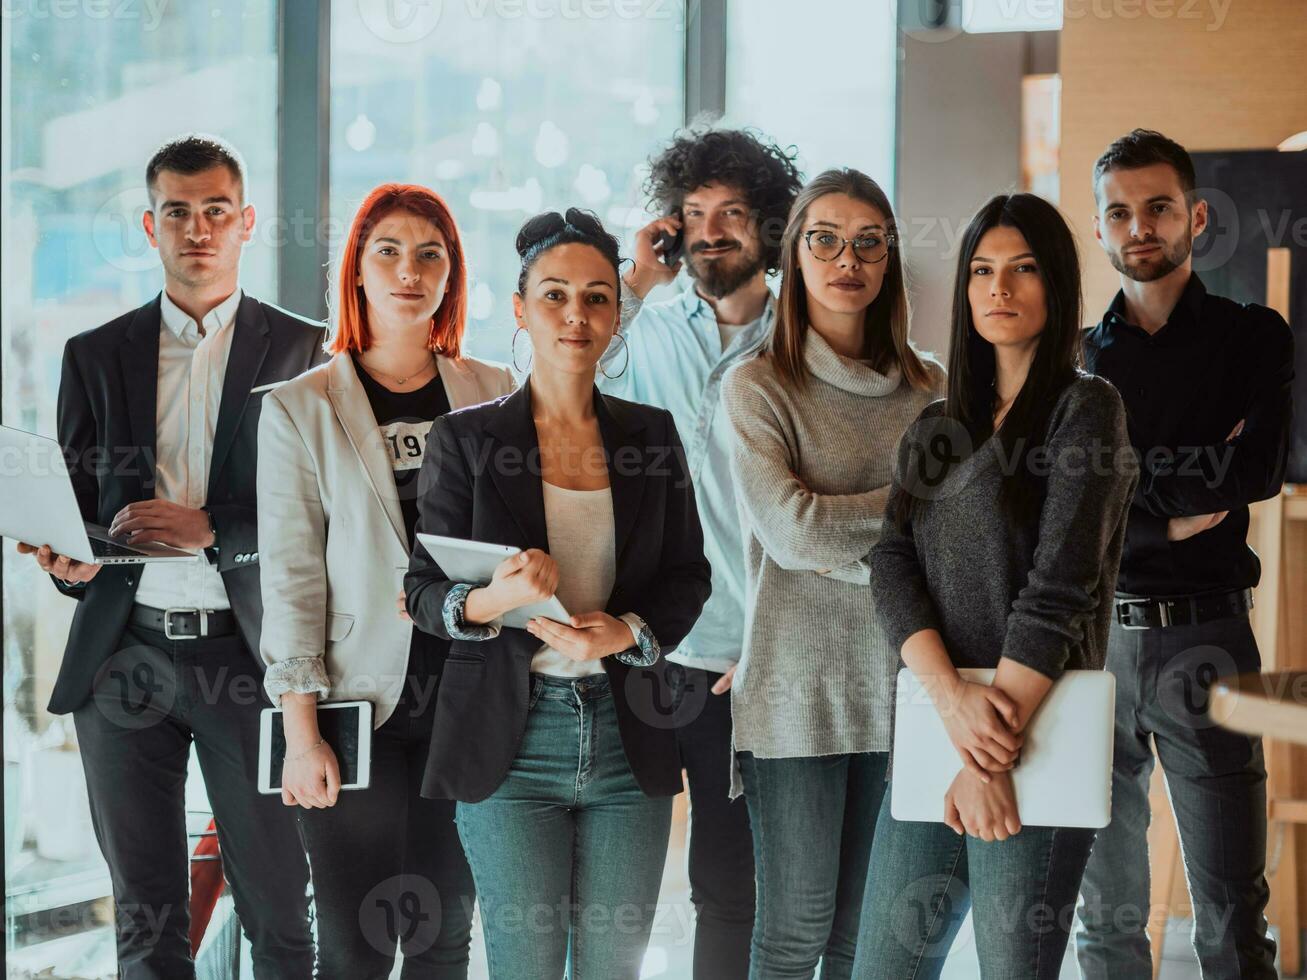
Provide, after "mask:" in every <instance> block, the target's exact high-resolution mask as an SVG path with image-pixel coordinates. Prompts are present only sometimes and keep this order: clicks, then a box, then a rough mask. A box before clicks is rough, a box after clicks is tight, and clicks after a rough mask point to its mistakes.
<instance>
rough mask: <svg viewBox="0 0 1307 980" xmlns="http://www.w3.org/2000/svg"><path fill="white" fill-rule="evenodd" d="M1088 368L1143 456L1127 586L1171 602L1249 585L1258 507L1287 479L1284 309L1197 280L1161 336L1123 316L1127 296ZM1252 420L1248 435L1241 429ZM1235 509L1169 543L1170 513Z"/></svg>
mask: <svg viewBox="0 0 1307 980" xmlns="http://www.w3.org/2000/svg"><path fill="white" fill-rule="evenodd" d="M1084 347H1085V360H1086V366H1087V367H1088V369H1089V370H1090V371H1092V372H1093V373H1094V374H1098V375H1101V376H1102V377H1105V378H1107V379H1108V380H1109V381H1111V382H1112V383H1113V384H1114V385H1116V387H1117V389H1118V390H1119V391H1120V392H1121V397H1122V399H1123V400H1124V401H1125V406H1126V415H1127V421H1128V425H1129V429H1130V442H1131V444H1132V445H1133V446H1134V449H1135V451H1136V453H1137V454H1138V456H1139V460H1140V480H1139V487H1138V489H1137V490H1136V492H1135V496H1134V500H1133V501H1132V503H1131V507H1130V515H1129V524H1128V526H1127V530H1126V540H1125V553H1124V555H1123V557H1122V560H1121V574H1120V578H1119V579H1118V582H1117V591H1118V593H1120V594H1124V595H1135V596H1153V597H1173V596H1184V595H1198V594H1202V593H1208V592H1219V591H1226V590H1232V589H1241V588H1251V587H1253V586H1254V585H1256V584H1257V581H1258V579H1259V578H1260V576H1261V564H1260V563H1259V562H1258V560H1257V555H1256V554H1255V553H1254V552H1253V550H1252V549H1251V548H1249V547H1248V542H1247V538H1248V505H1249V504H1251V503H1253V502H1255V501H1258V500H1265V499H1267V498H1269V497H1274V496H1275V495H1276V494H1277V493H1279V491H1280V486H1281V484H1282V482H1283V480H1284V467H1285V460H1286V457H1287V454H1288V444H1289V433H1290V421H1291V414H1292V394H1291V388H1292V384H1293V334H1292V332H1291V331H1290V330H1289V326H1288V324H1286V323H1285V322H1284V319H1283V318H1282V317H1281V316H1280V315H1279V314H1278V313H1276V312H1275V311H1274V310H1270V309H1267V308H1266V307H1264V306H1258V305H1256V304H1255V303H1248V304H1239V303H1236V302H1234V301H1232V300H1229V299H1226V298H1224V297H1221V296H1213V295H1211V294H1210V293H1208V292H1207V290H1206V288H1205V287H1204V286H1203V284H1202V281H1201V280H1200V279H1199V278H1198V276H1197V274H1194V275H1191V276H1190V278H1189V282H1188V283H1187V284H1186V285H1185V289H1184V292H1183V293H1182V294H1181V296H1180V299H1179V302H1177V303H1176V305H1175V308H1174V309H1173V310H1172V311H1171V315H1170V318H1169V319H1168V320H1167V322H1166V324H1165V325H1164V326H1163V327H1162V328H1161V329H1160V330H1158V331H1157V332H1156V333H1154V334H1152V335H1149V334H1148V332H1147V331H1145V330H1143V329H1141V328H1140V327H1137V326H1135V325H1134V324H1132V323H1130V322H1128V321H1127V320H1126V319H1125V299H1124V296H1123V295H1122V294H1121V293H1119V292H1118V293H1117V295H1116V298H1115V299H1114V300H1113V301H1112V305H1111V306H1109V307H1108V310H1107V313H1106V314H1105V315H1104V317H1103V320H1102V322H1101V323H1100V324H1098V326H1096V327H1094V328H1092V329H1091V330H1089V331H1088V332H1087V333H1086V335H1085V344H1084ZM1241 421H1242V422H1243V429H1242V431H1241V432H1240V433H1239V434H1238V435H1237V436H1235V437H1234V438H1229V437H1230V435H1231V433H1232V432H1233V431H1234V430H1235V428H1236V427H1237V426H1238V425H1239V423H1240V422H1241ZM1223 510H1224V511H1229V514H1228V516H1227V517H1226V518H1225V520H1223V521H1222V522H1221V523H1220V524H1218V525H1217V526H1216V527H1214V528H1211V529H1210V530H1207V531H1204V532H1202V533H1200V534H1196V535H1194V536H1193V537H1190V538H1187V539H1185V540H1183V541H1175V542H1171V541H1168V540H1167V536H1166V533H1167V523H1168V522H1169V520H1170V518H1172V517H1182V516H1188V515H1194V514H1211V513H1215V512H1218V511H1223Z"/></svg>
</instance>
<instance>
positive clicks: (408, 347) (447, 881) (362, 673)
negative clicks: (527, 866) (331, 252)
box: [258, 184, 514, 980]
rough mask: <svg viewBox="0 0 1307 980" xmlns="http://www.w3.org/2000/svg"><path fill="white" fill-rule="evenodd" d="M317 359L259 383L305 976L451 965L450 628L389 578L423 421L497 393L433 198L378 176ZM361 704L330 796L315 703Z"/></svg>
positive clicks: (274, 651) (503, 382)
mask: <svg viewBox="0 0 1307 980" xmlns="http://www.w3.org/2000/svg"><path fill="white" fill-rule="evenodd" d="M338 289H339V296H338V303H337V310H336V324H335V330H334V333H333V335H332V339H331V341H330V342H329V344H328V349H329V350H330V351H331V352H332V353H333V354H334V355H335V356H334V357H333V358H332V359H331V360H330V361H329V362H328V363H326V364H324V365H322V366H321V367H318V368H315V369H314V370H312V371H309V372H308V373H306V374H303V375H301V376H300V377H298V378H296V379H295V380H293V381H290V382H287V383H286V384H284V385H282V386H280V387H279V388H277V389H275V390H273V391H270V392H268V394H267V395H266V396H265V399H264V402H263V406H262V416H261V419H260V423H259V502H258V510H259V517H260V520H261V522H262V523H261V540H260V542H259V544H260V552H261V555H260V558H259V564H260V565H261V566H262V576H261V578H262V590H263V605H264V610H265V613H264V625H263V636H262V642H261V644H260V648H261V653H262V655H263V659H264V661H265V662H266V663H267V665H268V668H267V672H266V674H265V677H264V686H265V689H266V690H267V693H268V696H269V697H270V698H271V699H272V702H273V704H280V706H281V707H282V708H283V709H284V725H285V733H286V762H285V766H284V768H283V771H282V791H281V792H282V800H283V802H284V803H286V805H287V806H295V805H298V806H300V807H301V808H302V809H301V810H300V811H299V814H300V826H301V831H302V836H303V838H304V842H305V846H306V849H307V851H308V855H309V861H310V865H311V868H312V873H313V888H314V896H315V901H316V905H317V916H318V975H319V976H325V977H349V978H350V980H367V978H374V977H375V978H379V980H384V978H387V977H389V976H390V974H391V970H392V967H393V965H394V959H395V949H396V946H397V945H398V946H399V947H400V949H401V950H402V952H403V954H404V970H403V976H404V977H417V976H422V977H439V978H452V977H458V978H465V977H466V976H467V969H468V950H469V945H470V937H471V922H472V906H473V903H474V900H475V889H474V887H473V883H472V876H471V873H470V871H469V870H468V865H467V861H466V859H465V858H464V856H463V849H462V846H461V845H460V843H459V839H458V832H457V830H456V829H455V827H454V821H453V816H454V805H453V803H452V802H449V801H445V800H430V799H426V798H424V797H422V796H421V795H420V794H419V792H418V790H419V787H420V785H421V780H422V774H423V767H424V764H425V762H426V757H427V746H428V742H429V740H430V737H431V726H432V715H433V712H434V709H435V704H436V688H437V685H438V683H439V678H440V674H441V671H442V668H443V666H444V662H445V656H446V654H447V652H448V648H449V641H447V640H443V639H440V638H438V637H435V636H432V635H430V634H427V633H423V632H421V631H420V630H418V629H416V628H414V627H413V626H412V624H411V622H410V621H409V620H408V616H407V614H406V613H404V612H403V608H404V603H403V595H402V585H403V583H402V579H403V575H404V571H405V569H406V568H407V567H408V556H409V551H410V549H411V548H412V546H413V532H414V527H415V526H416V524H417V497H418V485H417V477H418V473H419V471H420V467H421V465H422V458H423V455H424V453H425V451H426V442H427V432H428V430H430V428H431V425H432V422H434V421H435V419H437V418H438V417H440V416H441V415H444V414H445V413H446V412H449V411H451V410H453V409H458V408H463V407H464V406H468V405H475V404H477V403H479V402H483V401H487V400H489V399H492V398H496V397H498V396H500V395H506V394H508V393H509V392H511V391H512V390H513V387H514V383H513V377H512V374H511V373H510V372H509V370H508V369H507V368H506V367H503V366H500V365H492V364H487V363H485V362H482V361H478V360H475V359H474V358H470V357H466V356H465V355H464V354H463V351H462V345H463V332H464V330H465V328H466V325H467V324H466V321H467V263H466V261H465V259H464V256H463V247H462V243H461V241H460V240H459V235H458V228H457V226H456V225H455V223H454V219H453V216H452V215H451V214H450V213H449V209H448V207H447V206H446V205H445V202H444V201H443V200H441V198H440V197H439V196H438V195H437V194H435V193H434V192H433V191H431V190H429V189H427V188H425V187H420V186H416V185H412V184H383V185H381V186H380V187H378V188H376V189H375V190H374V191H372V193H371V194H369V195H368V196H367V198H366V199H365V200H364V201H363V204H362V205H361V206H360V207H359V210H358V213H357V214H356V215H355V217H354V221H353V224H352V225H351V227H350V232H349V238H348V240H347V241H346V243H345V247H344V250H343V252H342V254H341V259H340V270H339V283H338ZM328 697H329V698H330V699H331V700H333V701H340V700H358V699H364V700H368V701H370V702H372V705H373V708H374V717H373V723H374V729H375V730H374V732H373V740H372V768H371V780H370V782H369V785H368V786H367V788H366V789H355V790H346V791H345V792H341V791H340V783H341V773H340V766H339V763H338V760H337V758H336V756H335V754H334V752H333V751H332V748H331V746H329V745H327V744H326V743H325V742H324V741H323V739H322V736H321V734H320V732H319V729H318V715H317V708H316V705H317V702H318V700H319V699H320V698H328Z"/></svg>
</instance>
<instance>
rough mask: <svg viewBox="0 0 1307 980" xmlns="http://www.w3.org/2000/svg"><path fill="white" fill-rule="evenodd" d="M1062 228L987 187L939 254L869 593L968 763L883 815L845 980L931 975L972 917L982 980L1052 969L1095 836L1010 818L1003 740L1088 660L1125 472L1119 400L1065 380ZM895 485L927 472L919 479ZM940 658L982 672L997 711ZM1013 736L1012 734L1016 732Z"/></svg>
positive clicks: (1031, 977)
mask: <svg viewBox="0 0 1307 980" xmlns="http://www.w3.org/2000/svg"><path fill="white" fill-rule="evenodd" d="M1080 328H1081V322H1080V268H1079V263H1078V261H1077V258H1076V251H1075V244H1074V241H1073V239H1072V237H1071V232H1070V230H1069V229H1068V228H1067V226H1066V223H1065V222H1064V221H1063V220H1062V217H1061V215H1059V214H1058V212H1057V209H1056V208H1054V207H1053V206H1052V205H1051V204H1048V203H1047V202H1045V201H1043V200H1041V199H1040V198H1038V197H1035V196H1033V195H1030V194H1014V195H1011V196H1000V197H995V198H993V199H992V200H991V201H989V202H988V203H987V204H986V205H985V206H984V207H983V208H981V210H980V211H979V213H978V214H977V215H976V216H975V218H973V219H972V221H971V224H970V226H969V227H968V228H967V231H966V234H965V236H964V238H963V241H962V245H961V249H960V252H959V256H958V269H957V284H956V287H955V290H954V296H953V330H952V347H951V351H950V356H949V390H948V396H947V398H946V399H945V400H944V401H940V402H936V403H934V404H933V405H931V406H929V407H928V408H927V409H926V410H925V411H924V412H923V413H922V416H921V419H920V420H919V421H918V422H917V423H915V424H914V426H913V428H912V429H911V430H909V432H908V434H907V435H906V436H905V438H904V440H903V444H902V446H901V447H900V465H899V467H898V468H897V469H896V479H895V482H894V485H893V488H892V489H891V492H890V499H889V503H888V506H887V508H886V518H885V529H884V531H883V533H882V535H881V539H880V542H879V543H878V544H877V545H876V547H875V549H873V551H872V553H871V569H872V571H871V585H872V589H871V591H872V595H873V597H874V599H875V602H876V607H877V610H878V612H879V614H880V618H881V621H882V623H883V624H884V627H885V632H886V634H887V635H888V638H889V641H890V643H891V645H892V648H893V649H894V650H896V651H901V654H902V657H903V662H904V663H905V664H906V665H907V667H908V668H909V669H911V670H912V672H913V673H914V674H915V675H916V676H917V677H918V678H919V679H921V680H922V682H923V684H924V685H925V686H926V688H927V690H928V691H929V692H930V695H931V697H932V699H933V700H934V702H935V704H936V705H947V706H948V710H945V711H941V715H942V717H943V720H944V724H945V727H946V728H947V729H948V732H949V735H950V738H951V739H952V740H953V743H954V745H955V746H956V748H957V749H958V752H959V754H960V755H961V756H962V757H963V761H964V762H965V763H966V765H965V766H964V768H963V769H962V771H961V772H960V773H959V774H958V776H957V777H956V779H955V780H954V782H953V784H952V786H951V787H950V789H949V791H948V793H947V795H946V796H945V798H944V799H942V800H940V813H941V815H942V816H943V818H944V822H943V823H920V822H906V821H905V822H899V821H897V820H895V819H894V818H893V817H892V816H891V815H890V811H889V805H888V803H889V800H888V798H886V800H885V804H884V805H883V806H882V808H881V813H880V819H879V821H878V823H877V826H876V837H875V845H874V847H873V849H872V858H871V867H870V869H869V871H868V874H867V892H866V902H865V905H864V908H863V915H862V926H861V930H860V933H859V942H858V958H857V963H856V966H855V969H854V975H855V976H856V977H858V978H860V980H864V978H873V977H877V978H878V977H884V978H887V980H905V978H915V977H937V976H939V974H940V971H941V969H942V968H943V964H944V959H945V957H946V956H947V954H948V950H949V947H950V945H951V944H952V941H953V938H954V936H955V935H956V934H957V930H958V928H959V926H960V925H961V923H962V919H963V917H964V916H965V915H966V912H967V908H968V906H971V907H972V909H973V915H974V922H975V933H976V950H977V953H978V956H979V960H980V973H981V976H985V977H1005V978H1012V980H1043V978H1050V980H1051V978H1055V977H1057V976H1058V974H1059V971H1060V970H1061V965H1062V958H1063V954H1064V952H1065V950H1066V943H1067V935H1068V929H1069V925H1070V921H1071V916H1072V911H1073V906H1074V903H1075V900H1076V893H1077V891H1078V890H1079V886H1080V878H1081V876H1082V875H1083V873H1084V869H1085V863H1086V861H1087V860H1088V858H1089V848H1090V846H1091V844H1092V843H1093V839H1094V832H1093V831H1092V830H1085V829H1068V828H1061V827H1024V828H1023V827H1022V825H1021V821H1020V817H1019V814H1018V813H1017V807H1016V801H1015V797H1014V795H1013V790H1012V779H1011V773H1010V769H1011V764H1012V762H1013V753H1012V749H1013V747H1014V745H1015V746H1017V747H1019V740H1020V735H1021V732H1022V731H1023V730H1024V728H1025V726H1026V725H1027V724H1028V722H1029V720H1030V718H1031V716H1032V715H1033V714H1034V713H1035V711H1036V710H1037V709H1038V707H1039V704H1040V702H1041V701H1042V700H1043V698H1044V697H1045V695H1046V694H1047V693H1048V690H1049V688H1050V686H1051V685H1052V684H1053V683H1055V682H1056V680H1057V678H1058V677H1059V676H1060V675H1061V673H1062V672H1063V671H1064V670H1068V669H1072V668H1076V669H1101V668H1102V666H1103V662H1104V657H1105V654H1106V649H1107V632H1108V618H1109V616H1110V615H1111V609H1112V597H1113V594H1114V586H1115V582H1116V575H1117V568H1118V566H1119V564H1120V560H1121V547H1122V544H1123V541H1124V534H1125V516H1126V507H1127V505H1128V503H1129V500H1130V497H1131V495H1132V493H1133V490H1134V485H1135V483H1136V481H1137V479H1138V472H1137V465H1136V463H1135V459H1134V456H1133V454H1132V453H1131V451H1130V443H1129V440H1128V438H1127V435H1126V421H1125V409H1124V407H1123V406H1122V403H1121V397H1120V395H1118V394H1117V392H1116V389H1115V388H1113V387H1112V386H1111V385H1110V384H1108V383H1107V382H1106V381H1103V380H1101V379H1099V378H1095V377H1092V376H1089V375H1086V374H1084V373H1083V372H1082V371H1081V370H1080V368H1079V363H1080ZM908 474H928V475H929V485H927V484H926V483H925V482H919V481H917V480H915V479H912V480H909V479H908V478H907V475H908ZM959 667H992V668H997V673H996V676H995V678H994V685H993V687H994V689H996V690H997V691H999V692H1001V693H1002V695H1003V697H1002V698H1001V699H1000V700H999V701H998V702H996V701H995V700H994V698H993V695H992V693H991V692H990V691H989V690H987V689H985V688H983V687H982V686H979V685H975V684H970V683H968V682H966V681H964V680H962V679H961V677H960V676H959V674H958V670H957V669H958V668H959ZM1014 739H1015V740H1014Z"/></svg>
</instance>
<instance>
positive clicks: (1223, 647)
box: [1076, 614, 1275, 980]
mask: <svg viewBox="0 0 1307 980" xmlns="http://www.w3.org/2000/svg"><path fill="white" fill-rule="evenodd" d="M1107 669H1108V670H1110V671H1111V672H1112V673H1113V674H1115V675H1116V743H1115V751H1114V756H1113V765H1112V770H1113V771H1112V822H1111V824H1109V825H1108V826H1107V827H1105V828H1103V829H1102V830H1100V831H1099V832H1098V836H1097V838H1096V839H1095V841H1094V849H1093V852H1092V853H1091V855H1090V858H1089V866H1088V868H1087V869H1086V870H1085V877H1084V880H1083V882H1082V883H1081V904H1080V908H1079V910H1078V911H1079V915H1080V923H1081V931H1080V933H1079V934H1078V935H1077V937H1076V943H1077V953H1078V955H1079V959H1080V970H1081V974H1082V976H1084V977H1085V978H1086V980H1108V978H1110V980H1135V978H1140V980H1147V978H1149V977H1151V976H1152V961H1151V955H1150V950H1149V944H1148V933H1147V931H1146V930H1145V927H1146V925H1147V923H1148V903H1149V889H1150V884H1149V868H1148V836H1147V834H1148V824H1149V822H1150V820H1151V816H1152V815H1151V813H1150V811H1149V805H1148V783H1149V779H1150V777H1151V776H1152V772H1153V744H1150V743H1155V744H1156V746H1157V759H1158V760H1159V761H1160V762H1161V763H1162V772H1163V774H1164V775H1165V776H1166V788H1167V793H1168V795H1169V796H1170V798H1171V809H1172V811H1173V813H1174V815H1175V822H1176V829H1177V830H1178V831H1179V835H1180V851H1181V854H1182V856H1183V858H1184V867H1185V877H1186V878H1187V879H1188V883H1189V894H1190V896H1191V897H1192V899H1193V907H1194V928H1193V944H1194V950H1195V952H1196V953H1197V955H1198V962H1199V965H1200V968H1201V970H1202V975H1203V977H1204V978H1209V977H1211V978H1214V977H1239V978H1241V980H1253V978H1259V980H1263V978H1264V980H1272V978H1274V977H1275V965H1274V964H1275V943H1274V941H1273V940H1272V939H1271V937H1270V936H1269V935H1268V933H1267V926H1266V916H1265V914H1264V911H1265V909H1266V903H1267V901H1268V899H1269V897H1270V891H1269V889H1268V887H1267V884H1266V767H1265V763H1264V761H1263V757H1262V740H1261V739H1260V738H1258V737H1256V736H1249V735H1241V734H1239V733H1238V732H1232V731H1229V730H1228V729H1225V728H1222V727H1221V725H1220V724H1219V722H1218V720H1217V719H1214V718H1212V717H1211V716H1210V715H1209V714H1208V712H1207V698H1208V689H1209V688H1210V687H1211V684H1212V681H1213V680H1215V679H1216V678H1217V677H1221V676H1226V675H1230V674H1241V673H1255V672H1257V671H1258V670H1260V669H1261V656H1260V655H1259V653H1258V650H1257V641H1256V639H1255V638H1254V637H1253V632H1252V628H1251V627H1250V626H1249V623H1248V616H1247V614H1244V615H1242V616H1231V617H1229V618H1228V619H1218V620H1215V621H1213V622H1209V623H1200V624H1198V625H1196V626H1173V627H1169V628H1166V629H1147V630H1126V629H1122V628H1121V626H1119V625H1118V624H1116V623H1113V624H1112V632H1111V635H1110V637H1109V639H1108V646H1107Z"/></svg>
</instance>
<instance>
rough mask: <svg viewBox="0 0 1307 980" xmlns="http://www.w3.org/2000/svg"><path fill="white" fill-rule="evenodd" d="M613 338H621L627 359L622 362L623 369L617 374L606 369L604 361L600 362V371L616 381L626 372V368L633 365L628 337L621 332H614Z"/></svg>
mask: <svg viewBox="0 0 1307 980" xmlns="http://www.w3.org/2000/svg"><path fill="white" fill-rule="evenodd" d="M613 340H620V341H621V342H622V350H624V351H625V352H626V360H624V361H623V362H622V370H620V371H618V372H617V373H616V374H609V373H608V372H607V371H605V370H604V368H603V362H602V361H601V362H600V364H599V373H600V374H602V375H603V376H604V377H605V378H607V379H608V380H609V381H616V380H617V379H618V378H620V377H621V376H622V375H624V374H625V373H626V369H627V368H629V367H630V366H631V348H629V347H627V346H626V338H625V337H623V336H622V335H621V334H620V333H615V334H613Z"/></svg>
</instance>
